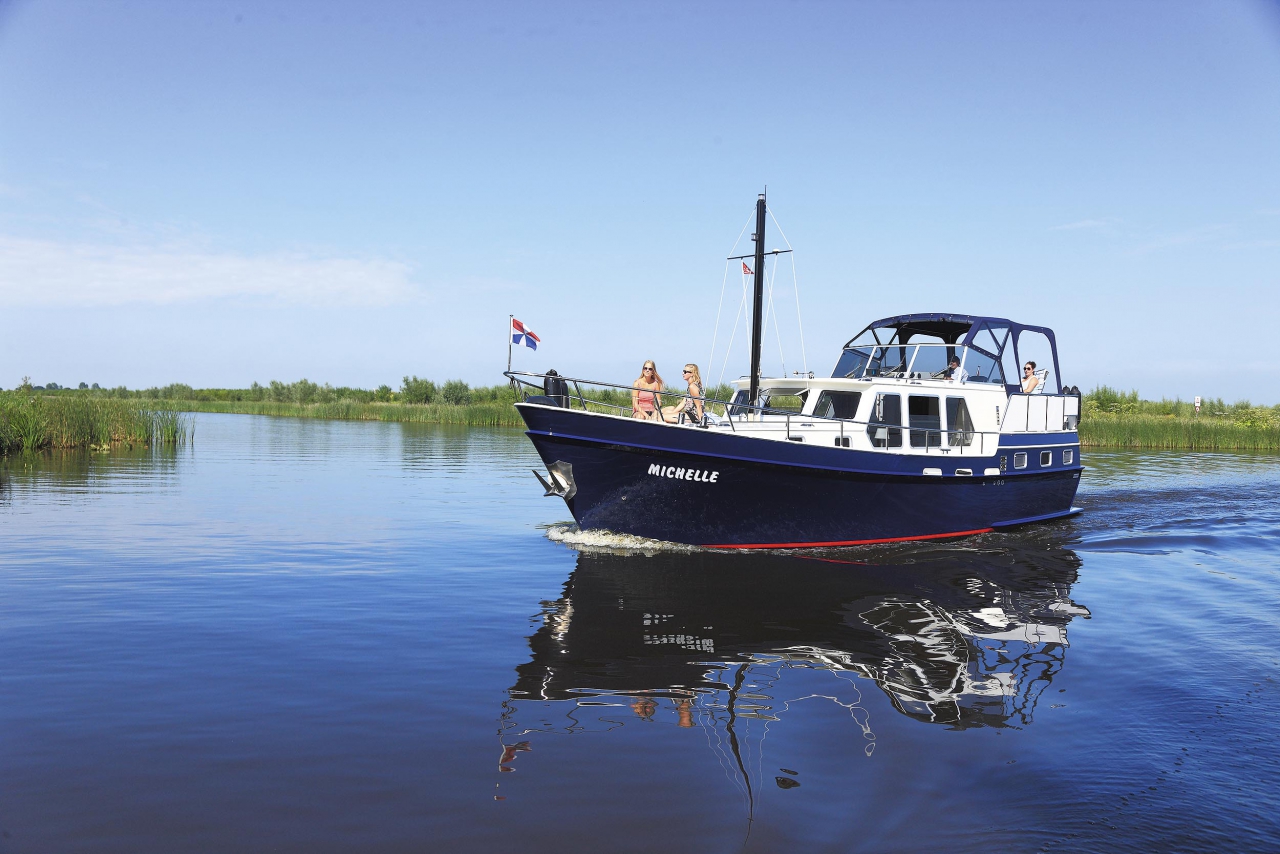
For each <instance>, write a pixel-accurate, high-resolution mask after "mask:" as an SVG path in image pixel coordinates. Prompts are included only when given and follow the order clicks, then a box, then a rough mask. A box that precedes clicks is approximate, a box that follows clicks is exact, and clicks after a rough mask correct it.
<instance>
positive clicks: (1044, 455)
mask: <svg viewBox="0 0 1280 854" xmlns="http://www.w3.org/2000/svg"><path fill="white" fill-rule="evenodd" d="M1040 465H1042V466H1051V465H1053V451H1041V452H1040Z"/></svg>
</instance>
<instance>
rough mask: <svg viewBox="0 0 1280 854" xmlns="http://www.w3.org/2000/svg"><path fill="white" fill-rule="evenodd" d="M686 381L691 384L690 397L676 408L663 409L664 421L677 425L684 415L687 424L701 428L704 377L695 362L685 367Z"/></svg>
mask: <svg viewBox="0 0 1280 854" xmlns="http://www.w3.org/2000/svg"><path fill="white" fill-rule="evenodd" d="M684 381H685V382H687V383H688V384H689V396H688V397H686V398H685V399H684V401H683V402H682V403H678V404H676V405H675V406H664V407H662V420H664V421H667V422H669V423H675V422H677V421H679V420H680V416H681V415H683V416H684V420H685V421H686V422H687V423H689V424H693V425H694V426H700V425H701V424H702V414H703V413H702V376H701V375H700V374H699V373H698V366H697V365H695V364H694V363H693V362H690V363H689V364H687V365H685V366H684Z"/></svg>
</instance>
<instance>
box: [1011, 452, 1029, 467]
mask: <svg viewBox="0 0 1280 854" xmlns="http://www.w3.org/2000/svg"><path fill="white" fill-rule="evenodd" d="M1013 467H1014V468H1016V469H1024V468H1026V467H1027V452H1026V451H1018V453H1016V454H1014V455H1013Z"/></svg>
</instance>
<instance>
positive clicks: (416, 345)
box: [0, 0, 1280, 404]
mask: <svg viewBox="0 0 1280 854" xmlns="http://www.w3.org/2000/svg"><path fill="white" fill-rule="evenodd" d="M766 187H767V189H768V202H769V208H770V212H771V214H772V215H773V217H775V218H776V224H775V222H774V221H773V220H771V221H770V222H769V225H768V229H767V232H766V233H767V237H766V243H767V245H768V248H770V249H772V248H775V247H776V248H783V249H785V248H787V247H788V246H789V247H791V248H792V249H794V253H793V254H792V255H790V256H779V257H780V258H781V259H782V260H780V261H779V262H778V263H777V264H776V265H773V264H772V263H771V264H770V265H768V266H767V271H768V273H769V275H773V276H775V278H774V287H773V294H772V300H773V305H774V312H775V314H776V318H777V323H776V324H774V323H773V321H771V322H770V326H769V329H768V330H767V335H766V338H765V342H764V348H763V349H764V368H765V371H766V372H767V373H770V374H776V373H778V372H779V371H781V370H783V367H784V365H785V370H787V371H793V370H797V369H799V370H806V369H807V370H812V371H815V372H817V373H818V374H819V375H822V374H824V373H828V374H829V372H830V371H831V369H832V367H833V366H834V364H835V361H836V359H837V357H838V356H839V351H840V347H841V345H842V344H843V343H844V342H845V341H846V340H848V339H849V338H851V337H852V336H853V335H855V334H856V333H857V332H858V331H859V330H860V329H862V328H863V327H864V326H865V325H866V324H867V323H868V322H870V321H872V320H874V319H877V318H880V317H885V316H890V315H894V314H902V313H908V312H929V311H942V312H956V313H969V314H984V315H995V316H1001V317H1009V318H1012V319H1014V320H1016V321H1019V322H1022V323H1028V324H1035V325H1043V326H1049V327H1052V328H1053V329H1054V330H1055V332H1056V334H1057V339H1058V347H1059V356H1060V361H1061V366H1062V372H1063V376H1062V380H1063V381H1064V382H1065V383H1066V384H1073V385H1079V386H1080V387H1081V388H1082V389H1089V388H1092V387H1094V386H1095V385H1098V384H1107V385H1111V386H1113V387H1117V388H1120V389H1137V390H1139V391H1140V392H1141V393H1142V395H1143V396H1144V397H1147V398H1160V397H1163V396H1168V397H1175V396H1180V397H1182V398H1183V399H1188V398H1190V397H1192V396H1194V395H1202V396H1207V397H1217V396H1222V397H1224V398H1226V399H1228V400H1235V399H1239V398H1248V399H1250V400H1252V401H1254V402H1255V403H1262V404H1275V403H1280V340H1277V338H1280V336H1278V335H1277V333H1278V332H1280V296H1278V295H1277V294H1278V293H1280V3H1276V2H1245V0H1236V2H1232V1H1231V0H1223V1H1222V2H1177V1H1176V0H1172V1H1171V2H1124V1H1123V0H1108V2H1072V3H1054V2H1042V3H1014V2H995V3H985V2H967V3H951V2H946V3H943V2H911V1H910V0H907V2H893V3H887V2H886V3H877V2H863V3H857V2H839V3H837V2H820V3H819V2H771V3H752V2H733V3H714V2H706V3H687V2H680V3H669V4H664V3H658V2H636V3H623V2H611V3H599V2H587V3H559V2H517V3H485V2H467V3H459V4H450V3H442V2H441V3H429V4H428V3H419V2H412V3H395V2H365V3H354V2H352V3H325V2H312V0H308V2H283V0H280V2H272V0H265V2H254V3H239V2H209V3H202V2H197V1H196V0H187V2H182V3H172V2H163V0H149V1H148V2H135V1H134V0H119V2H110V3H107V2H40V0H17V1H16V2H14V0H0V313H2V315H3V318H4V321H5V322H4V323H3V324H2V326H0V328H2V329H3V333H2V334H0V387H4V388H12V387H14V386H16V385H17V384H18V383H19V382H20V381H21V379H22V377H24V376H29V377H30V378H31V380H32V382H34V383H36V384H46V383H48V382H57V383H59V384H61V385H75V384H76V383H79V382H89V383H95V382H96V383H99V384H101V385H103V386H116V385H122V384H123V385H127V386H129V387H130V388H139V387H147V386H152V385H164V384H167V383H171V382H184V383H188V384H190V385H193V386H197V387H240V388H243V387H247V386H248V385H249V384H250V383H251V382H254V381H257V382H261V383H264V384H265V383H266V382H268V381H270V380H272V379H278V380H282V381H286V382H288V381H292V380H296V379H299V378H303V377H305V378H307V379H310V380H312V381H314V382H319V383H326V382H327V383H331V384H333V385H335V386H338V385H351V386H361V387H374V386H377V385H379V384H381V383H386V384H388V385H391V386H393V387H396V386H398V385H399V383H400V379H401V378H402V377H403V376H405V375H407V374H413V375H417V376H424V377H430V378H433V379H435V380H437V381H443V380H446V379H452V378H460V379H463V380H466V381H467V382H469V383H471V384H473V385H493V384H496V383H498V382H501V381H503V377H502V371H503V370H504V369H505V368H506V361H507V343H506V342H507V334H506V330H507V324H508V315H515V316H516V317H517V318H519V319H520V320H521V321H523V322H524V323H526V324H527V325H528V326H529V327H530V328H532V329H533V330H534V331H535V332H537V334H538V335H539V336H540V337H541V338H542V344H541V346H540V347H539V349H538V350H537V351H536V352H533V351H529V350H526V349H521V350H518V351H517V352H516V353H515V354H514V365H515V367H516V368H517V369H522V370H538V371H542V370H545V369H547V368H551V367H554V368H556V369H557V370H558V371H560V373H562V374H567V375H571V376H579V377H587V378H595V379H601V380H606V381H612V382H619V383H628V384H629V383H630V382H631V381H632V380H633V379H634V378H635V377H636V376H638V374H639V367H640V364H641V362H642V361H643V360H645V359H654V360H656V361H657V363H658V366H659V370H660V372H661V373H663V374H664V375H665V376H666V379H667V380H668V382H671V383H673V384H675V383H678V381H679V379H678V378H679V372H680V367H681V365H682V364H683V363H684V362H686V361H692V362H696V363H698V364H699V365H700V366H702V368H703V373H704V376H705V377H706V378H707V379H709V380H712V381H714V380H717V379H719V378H721V377H724V378H726V379H728V378H730V377H737V376H740V375H742V374H744V373H745V372H746V370H747V361H748V354H747V351H746V349H745V343H744V342H745V339H746V332H745V330H744V328H743V321H742V319H741V317H738V315H737V311H738V308H739V305H740V303H741V299H742V288H743V277H742V275H741V270H740V268H737V267H735V266H734V265H736V264H738V263H739V262H731V263H729V264H728V266H726V264H727V262H726V260H725V259H726V257H727V256H729V255H735V254H747V253H750V252H751V251H752V248H751V244H750V239H749V237H750V231H751V229H750V228H748V229H747V233H746V234H742V230H743V228H744V226H746V225H747V223H748V221H749V220H750V219H751V217H752V216H753V208H754V204H755V200H756V196H757V194H759V193H761V192H763V191H764V190H765V188H766ZM779 227H780V229H781V231H779ZM735 241H737V242H736V243H735ZM797 304H798V307H799V315H798V317H799V322H798V321H797ZM735 317H738V320H737V323H736V326H735ZM717 318H719V319H718V320H717ZM801 324H802V325H801ZM775 327H776V329H775ZM734 329H736V330H737V331H736V333H735V332H734ZM1273 336H1276V337H1273ZM730 338H732V339H733V347H732V349H731V350H728V352H727V354H726V349H727V345H728V342H729V340H730ZM802 340H803V347H802V344H801V342H802Z"/></svg>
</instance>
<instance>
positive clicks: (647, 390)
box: [631, 360, 662, 421]
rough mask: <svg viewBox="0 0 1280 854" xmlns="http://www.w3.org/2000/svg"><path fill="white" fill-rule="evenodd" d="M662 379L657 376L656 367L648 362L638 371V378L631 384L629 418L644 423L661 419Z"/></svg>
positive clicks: (650, 361) (651, 362)
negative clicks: (640, 420) (643, 421)
mask: <svg viewBox="0 0 1280 854" xmlns="http://www.w3.org/2000/svg"><path fill="white" fill-rule="evenodd" d="M660 391H662V377H661V376H659V375H658V366H657V365H655V364H654V363H653V361H652V360H649V361H647V362H645V363H644V367H643V368H641V369H640V377H639V379H637V380H636V381H635V382H634V383H632V384H631V417H632V418H641V419H644V420H646V421H650V420H652V421H658V420H661V418H662V410H661V409H659V407H660V406H661V405H662V395H660V394H658V392H660Z"/></svg>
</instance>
